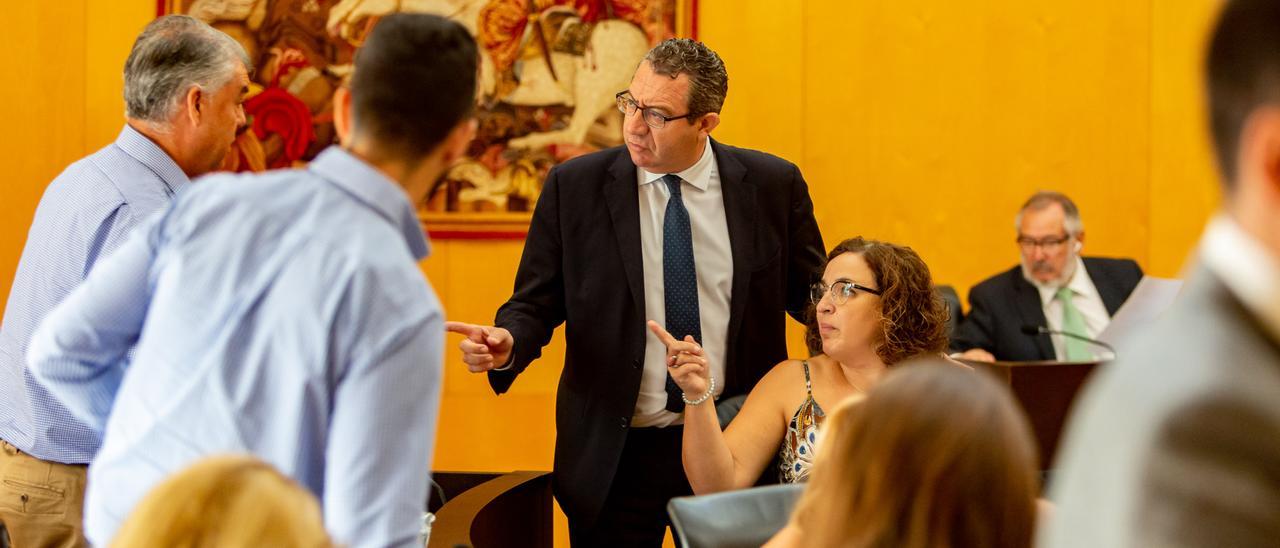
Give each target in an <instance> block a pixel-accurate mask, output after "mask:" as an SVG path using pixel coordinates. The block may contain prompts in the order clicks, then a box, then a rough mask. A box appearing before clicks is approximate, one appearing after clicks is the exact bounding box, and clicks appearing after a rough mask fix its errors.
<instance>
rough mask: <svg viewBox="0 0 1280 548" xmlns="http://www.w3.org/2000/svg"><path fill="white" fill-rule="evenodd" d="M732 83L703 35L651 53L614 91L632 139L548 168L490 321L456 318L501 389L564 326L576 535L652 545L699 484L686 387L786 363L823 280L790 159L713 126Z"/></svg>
mask: <svg viewBox="0 0 1280 548" xmlns="http://www.w3.org/2000/svg"><path fill="white" fill-rule="evenodd" d="M727 92H728V74H727V72H726V71H725V68H724V63H723V62H722V61H721V60H720V57H719V56H718V55H716V53H715V52H713V51H711V49H710V48H708V47H707V46H706V45H703V44H701V43H699V42H695V41H693V40H687V39H681V40H668V41H665V42H663V43H661V44H659V45H658V46H656V47H655V48H653V49H652V50H651V51H650V52H649V53H648V54H647V55H646V56H645V58H644V61H642V62H641V63H640V66H639V67H638V68H637V69H636V72H635V76H634V77H633V78H632V80H631V85H630V86H629V88H628V89H627V90H623V91H621V92H619V93H618V96H617V99H618V108H619V110H621V111H622V113H623V114H624V116H625V118H624V122H623V137H624V139H625V142H626V145H625V146H624V147H618V148H613V149H609V150H604V151H600V152H597V153H594V154H589V155H586V156H583V157H580V158H577V159H574V160H571V161H569V162H566V163H564V164H562V165H560V166H558V167H557V168H555V169H553V170H552V171H551V173H550V174H548V176H547V182H546V184H545V185H544V188H543V191H542V194H541V196H540V197H539V198H538V205H537V208H536V209H535V211H534V214H533V220H532V222H531V224H530V227H529V236H528V238H527V239H526V241H525V246H524V254H523V256H522V257H521V259H520V268H519V271H518V272H517V274H516V281H515V292H514V294H513V295H512V296H511V299H510V300H509V301H507V303H506V304H505V305H503V306H502V308H501V309H499V310H498V313H497V317H496V318H495V321H494V325H495V327H488V326H478V325H470V324H461V323H452V324H451V325H450V329H451V330H454V331H457V332H459V333H463V334H464V335H466V336H467V339H465V340H463V341H462V342H461V348H462V351H463V359H464V360H465V361H466V363H467V364H468V365H469V367H470V369H471V370H472V371H474V372H485V371H487V372H488V377H489V383H490V384H491V385H492V387H493V389H494V390H495V391H496V392H498V393H503V392H505V391H507V389H508V388H510V386H511V384H512V383H513V382H514V381H515V379H516V376H517V375H519V374H520V372H521V371H523V370H524V369H525V367H527V366H528V365H529V363H530V362H532V361H533V360H534V359H536V358H537V357H538V356H539V355H540V354H541V352H542V347H543V346H544V345H546V344H547V342H548V341H549V340H550V338H551V334H552V331H554V330H555V328H556V327H557V326H559V325H560V324H561V323H563V324H565V339H566V343H567V347H566V352H565V363H564V371H563V373H562V374H561V377H560V386H559V389H558V391H557V393H556V454H555V465H554V482H553V484H554V488H555V492H556V497H557V499H558V500H559V501H560V506H561V508H563V509H564V511H565V514H566V515H567V516H568V518H569V534H570V537H571V541H572V542H573V544H574V545H578V546H659V545H661V543H662V538H663V531H664V529H665V528H666V526H667V517H666V504H667V501H668V500H669V499H670V498H671V497H674V496H679V495H686V494H690V493H691V489H690V487H689V482H688V480H687V479H686V478H685V474H684V468H683V467H682V465H681V462H680V441H681V424H682V423H683V412H684V405H685V404H684V401H685V399H688V400H689V401H694V400H697V398H700V397H710V396H715V395H719V396H726V397H728V396H734V395H738V394H745V393H747V392H748V391H750V390H751V387H752V386H754V385H755V383H756V382H757V381H759V380H760V378H761V377H762V376H763V375H764V374H765V373H766V372H767V371H769V369H770V368H772V367H773V366H774V365H776V364H777V363H778V362H780V361H782V360H784V359H786V357H787V349H786V341H785V321H786V314H787V313H790V314H791V315H792V316H793V317H795V318H796V319H797V320H800V319H802V318H803V314H804V310H805V308H806V307H807V305H808V292H809V289H808V288H809V285H810V284H811V283H812V282H813V281H815V280H817V279H818V278H819V277H820V276H821V269H822V265H823V264H824V262H825V261H824V257H825V255H824V250H823V247H822V236H821V235H820V234H819V232H818V226H817V223H816V221H815V220H814V217H813V204H812V202H811V201H810V199H809V191H808V187H807V186H806V185H805V182H804V178H803V177H801V175H800V171H799V169H797V168H796V166H795V165H793V164H791V163H790V162H787V161H784V160H782V159H779V158H777V157H774V156H770V155H768V154H764V153H761V152H757V151H753V150H746V149H740V148H735V147H731V146H727V145H723V144H720V143H719V142H716V141H715V140H713V139H711V138H710V134H711V132H712V130H714V129H715V128H716V126H717V125H718V124H719V122H720V114H719V112H720V108H721V106H722V105H723V103H724V98H725V95H726V93H727ZM646 319H653V320H655V321H657V322H658V323H659V324H662V325H664V326H665V327H666V329H667V331H669V332H670V333H671V334H672V335H674V336H675V337H677V338H683V337H684V336H686V335H691V336H693V337H694V339H696V340H698V341H699V342H700V343H701V345H702V347H703V348H704V349H705V351H706V352H707V355H708V359H709V360H710V363H711V367H710V369H711V374H712V376H713V377H715V380H716V383H715V389H714V392H715V394H707V395H704V394H683V393H682V391H681V390H680V389H679V387H678V386H676V384H675V383H674V381H672V380H671V379H670V377H669V376H668V374H667V368H666V364H665V358H666V347H665V346H664V345H663V343H662V341H661V340H659V339H658V338H656V337H649V336H647V335H648V331H647V329H646V327H645V320H646Z"/></svg>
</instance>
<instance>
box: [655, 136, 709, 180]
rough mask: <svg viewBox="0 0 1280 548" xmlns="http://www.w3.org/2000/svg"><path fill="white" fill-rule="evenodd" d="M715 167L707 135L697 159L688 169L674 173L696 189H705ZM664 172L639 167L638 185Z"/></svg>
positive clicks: (656, 178) (658, 178) (658, 177)
mask: <svg viewBox="0 0 1280 548" xmlns="http://www.w3.org/2000/svg"><path fill="white" fill-rule="evenodd" d="M714 169H715V154H714V153H713V152H712V150H711V138H710V137H707V140H706V142H705V143H703V147H702V157H701V158H698V161H696V162H694V163H693V165H691V166H689V167H688V169H685V170H684V171H681V172H679V173H676V174H675V175H676V176H678V177H680V179H682V180H684V182H686V183H689V184H690V185H693V187H694V188H696V189H698V190H702V191H705V190H707V185H709V184H711V172H712V171H713V170H714ZM664 175H666V173H651V172H650V171H649V170H647V169H644V168H640V185H641V186H644V185H647V184H649V183H652V182H654V181H657V180H660V179H662V177H663V176H664Z"/></svg>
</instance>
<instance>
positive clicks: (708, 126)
mask: <svg viewBox="0 0 1280 548" xmlns="http://www.w3.org/2000/svg"><path fill="white" fill-rule="evenodd" d="M697 123H698V134H699V135H701V136H703V137H707V136H709V135H711V130H713V129H715V128H716V126H718V125H720V113H718V112H711V113H707V114H703V115H702V116H701V117H700V118H698V122H697Z"/></svg>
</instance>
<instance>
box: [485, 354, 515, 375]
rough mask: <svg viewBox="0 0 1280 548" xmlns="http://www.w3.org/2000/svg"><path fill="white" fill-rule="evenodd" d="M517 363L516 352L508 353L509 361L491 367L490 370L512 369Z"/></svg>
mask: <svg viewBox="0 0 1280 548" xmlns="http://www.w3.org/2000/svg"><path fill="white" fill-rule="evenodd" d="M515 363H516V353H515V352H512V353H510V354H507V363H504V364H502V367H495V368H493V369H490V371H510V370H511V366H512V365H515Z"/></svg>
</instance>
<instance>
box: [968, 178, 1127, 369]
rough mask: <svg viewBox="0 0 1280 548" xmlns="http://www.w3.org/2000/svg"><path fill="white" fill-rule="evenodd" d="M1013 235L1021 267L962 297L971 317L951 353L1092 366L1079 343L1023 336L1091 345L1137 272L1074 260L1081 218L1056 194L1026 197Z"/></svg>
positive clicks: (1121, 264)
mask: <svg viewBox="0 0 1280 548" xmlns="http://www.w3.org/2000/svg"><path fill="white" fill-rule="evenodd" d="M1017 227H1018V240H1017V242H1018V247H1019V249H1020V250H1021V251H1022V263H1021V264H1020V265H1018V266H1015V267H1013V268H1011V269H1009V270H1007V271H1005V272H1003V273H1000V274H997V275H995V276H992V277H990V278H988V279H986V280H985V281H983V282H982V283H980V284H978V285H976V286H974V288H973V289H972V290H970V291H969V305H970V312H969V315H968V316H966V317H965V319H964V322H962V323H961V324H960V327H959V329H957V330H956V334H955V336H954V337H952V340H951V349H952V350H953V351H955V352H959V353H960V354H959V355H958V356H959V357H962V358H966V359H971V360H978V361H993V360H1009V361H1022V360H1070V361H1083V360H1091V359H1093V358H1094V356H1093V353H1092V350H1093V349H1092V348H1089V344H1088V343H1087V342H1085V341H1082V340H1079V339H1076V338H1071V337H1063V336H1061V335H1052V336H1051V335H1048V334H1035V333H1031V334H1028V333H1026V332H1025V331H1024V329H1027V328H1029V329H1035V328H1039V327H1045V328H1047V329H1049V330H1054V331H1059V330H1060V331H1066V332H1069V333H1075V334H1076V335H1080V336H1083V337H1088V338H1091V339H1092V338H1096V337H1097V336H1098V334H1099V333H1101V332H1102V330H1103V329H1104V328H1106V326H1107V324H1108V323H1110V321H1111V316H1113V315H1114V314H1115V313H1116V311H1117V310H1119V309H1120V305H1122V304H1124V301H1125V299H1128V298H1129V294H1130V293H1132V292H1133V288H1134V287H1136V286H1137V285H1138V281H1140V280H1141V279H1142V268H1140V267H1139V266H1138V263H1135V262H1133V261H1132V260H1130V259H1101V258H1093V257H1081V256H1080V249H1081V248H1082V247H1084V224H1083V222H1082V221H1081V220H1080V210H1079V209H1078V208H1076V205H1075V203H1074V202H1072V201H1071V199H1070V198H1068V197H1067V196H1066V195H1064V194H1061V193H1058V192H1037V193H1036V194H1034V195H1032V196H1031V198H1030V199H1028V200H1027V202H1026V203H1025V204H1023V206H1022V209H1021V210H1020V211H1019V212H1018V218H1017Z"/></svg>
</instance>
